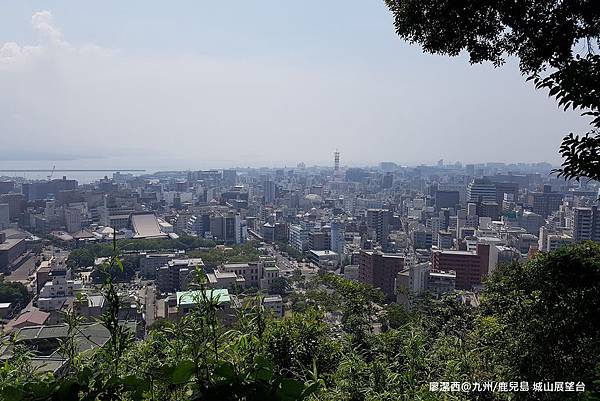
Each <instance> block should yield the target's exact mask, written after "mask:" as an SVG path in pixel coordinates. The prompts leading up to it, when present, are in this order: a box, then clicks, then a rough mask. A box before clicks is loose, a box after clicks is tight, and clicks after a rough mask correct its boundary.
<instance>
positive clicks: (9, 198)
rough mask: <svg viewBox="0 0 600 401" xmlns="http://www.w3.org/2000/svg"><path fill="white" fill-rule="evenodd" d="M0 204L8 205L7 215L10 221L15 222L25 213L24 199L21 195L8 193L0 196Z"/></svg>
mask: <svg viewBox="0 0 600 401" xmlns="http://www.w3.org/2000/svg"><path fill="white" fill-rule="evenodd" d="M0 203H6V204H8V213H9V216H10V220H11V221H17V220H18V219H19V216H20V215H21V213H23V212H24V211H25V197H24V196H23V194H16V193H8V194H2V195H0Z"/></svg>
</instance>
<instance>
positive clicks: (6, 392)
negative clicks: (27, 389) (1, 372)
mask: <svg viewBox="0 0 600 401" xmlns="http://www.w3.org/2000/svg"><path fill="white" fill-rule="evenodd" d="M0 394H2V400H4V401H21V400H22V399H23V389H18V388H17V387H15V386H6V387H4V388H3V389H2V392H1V393H0Z"/></svg>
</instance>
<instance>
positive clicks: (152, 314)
mask: <svg viewBox="0 0 600 401" xmlns="http://www.w3.org/2000/svg"><path fill="white" fill-rule="evenodd" d="M144 291H145V308H146V309H145V312H146V313H145V314H146V316H145V317H146V327H148V326H150V325H151V324H152V323H154V320H155V319H156V296H155V293H154V285H149V286H147V287H145V288H144Z"/></svg>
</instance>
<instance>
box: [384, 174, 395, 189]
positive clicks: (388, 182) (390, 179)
mask: <svg viewBox="0 0 600 401" xmlns="http://www.w3.org/2000/svg"><path fill="white" fill-rule="evenodd" d="M393 184H394V175H393V174H392V173H385V174H384V176H383V179H382V180H381V187H382V188H384V189H388V188H391V187H392V185H393Z"/></svg>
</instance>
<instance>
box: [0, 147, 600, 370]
mask: <svg viewBox="0 0 600 401" xmlns="http://www.w3.org/2000/svg"><path fill="white" fill-rule="evenodd" d="M550 170H551V166H550V165H548V164H546V163H539V164H512V165H506V164H502V163H485V164H467V165H464V166H463V165H462V164H461V163H459V162H457V163H453V164H445V163H444V161H443V160H440V161H439V162H438V163H437V165H435V166H426V165H422V166H414V167H406V166H401V165H398V164H396V163H393V162H382V163H380V165H379V166H377V167H366V168H345V167H343V166H342V163H341V155H340V153H339V152H335V153H334V154H333V155H332V163H331V166H330V167H307V166H305V165H303V164H302V163H300V164H298V166H297V167H296V168H285V169H284V168H280V169H273V168H262V169H225V170H205V171H183V172H157V173H154V174H147V175H140V176H136V175H133V174H131V173H129V174H124V173H119V172H115V173H114V174H112V177H110V178H109V177H105V178H103V179H100V180H97V181H95V182H92V183H90V184H79V183H78V182H77V181H75V180H71V179H69V178H68V177H66V176H65V177H62V178H53V177H51V176H49V177H48V179H47V180H34V181H31V180H26V179H23V178H19V177H14V178H10V177H3V178H2V181H1V182H0V193H1V195H0V228H1V229H2V231H1V232H0V271H1V272H2V275H3V277H4V278H3V281H2V285H4V286H5V285H7V284H8V283H19V284H22V286H23V287H22V288H25V289H26V293H23V294H21V293H18V292H15V293H14V297H12V298H11V299H8V300H3V302H2V303H1V304H0V316H1V317H2V327H3V331H4V333H5V334H6V335H10V334H11V333H15V332H17V333H18V336H17V340H18V339H19V338H23V341H25V343H27V344H29V346H31V347H34V348H35V347H38V346H39V344H40V342H42V341H43V342H44V343H47V342H48V340H49V338H55V339H56V340H59V339H61V338H62V336H64V335H65V334H66V327H67V326H66V324H65V322H64V316H65V313H64V312H66V311H69V310H72V311H74V312H75V313H76V314H77V315H80V316H82V317H83V318H84V320H85V321H87V322H90V323H89V324H91V325H92V326H93V325H94V324H95V323H93V322H94V319H95V318H98V317H99V316H101V315H102V314H103V313H104V312H105V305H106V300H105V298H104V295H103V294H102V291H101V290H100V286H101V284H102V282H103V276H102V275H101V274H100V267H101V266H102V264H103V262H104V261H105V260H106V257H107V256H108V255H109V254H108V253H106V249H110V247H111V243H112V241H113V240H114V239H116V240H117V241H119V242H122V243H123V244H126V245H124V246H122V247H121V248H122V252H123V254H124V264H125V270H124V271H123V272H122V274H120V275H119V276H118V277H116V280H117V281H118V283H119V291H120V293H121V294H122V296H124V297H126V299H127V300H128V301H127V302H126V303H127V304H128V305H130V307H128V308H125V309H123V310H121V316H120V319H122V320H123V322H126V323H127V324H128V325H130V326H131V327H132V330H135V332H136V335H137V336H138V337H139V338H143V337H144V336H145V334H146V333H147V332H148V329H149V328H150V327H152V325H153V324H155V323H156V322H157V321H160V320H163V319H167V320H176V319H179V318H181V317H182V316H184V315H185V314H186V313H188V312H189V311H190V309H191V308H192V307H193V305H194V302H193V299H194V294H195V291H197V290H193V287H194V284H195V283H196V282H197V279H198V277H197V276H198V273H199V272H201V273H202V274H203V275H205V276H206V280H207V281H206V285H207V288H208V289H207V291H210V292H211V293H214V294H218V296H219V297H220V302H219V313H220V314H221V315H222V316H223V317H224V318H225V320H226V321H227V322H228V324H233V323H232V320H234V319H235V315H236V313H235V311H236V309H240V308H241V307H242V305H243V304H244V299H245V298H246V297H254V296H255V295H256V293H257V292H258V293H261V294H263V295H264V296H263V297H262V298H261V299H262V304H263V306H264V307H265V308H266V309H268V310H270V311H272V312H273V315H274V316H277V317H282V316H285V315H288V314H290V313H293V311H295V310H302V308H303V302H302V301H301V295H302V293H303V292H305V290H304V289H303V288H302V287H299V286H298V285H297V281H294V280H293V277H304V279H306V280H309V279H310V278H311V277H313V276H315V275H318V274H322V273H325V272H327V273H333V274H335V275H338V276H340V277H343V278H344V279H347V280H354V281H358V282H361V283H364V284H368V285H370V286H373V287H375V288H378V289H380V290H381V291H382V292H383V294H384V295H385V298H386V303H398V304H401V305H403V306H404V307H405V308H407V309H410V307H411V303H412V302H414V299H415V298H418V297H421V296H424V295H425V294H429V295H432V296H435V297H440V296H443V295H444V294H449V293H453V292H457V293H460V296H461V302H465V303H469V304H472V305H477V304H478V302H479V301H478V298H479V290H480V289H481V288H482V281H483V279H484V277H486V276H487V275H489V274H490V273H492V272H493V271H494V270H495V268H496V267H497V266H498V265H499V264H503V263H504V264H506V263H511V262H522V261H526V260H527V259H530V258H532V257H534V256H535V255H536V254H537V253H538V252H541V251H546V252H547V251H553V250H556V249H558V248H560V247H561V246H563V245H566V244H572V243H579V242H582V241H585V240H592V241H596V242H600V217H599V215H598V207H597V199H598V195H599V192H598V191H599V188H600V187H599V186H598V184H597V183H596V182H587V183H586V182H584V181H582V182H580V183H575V182H568V181H565V180H561V179H557V178H556V177H555V176H553V175H552V174H550ZM107 247H108V248H107ZM3 294H8V292H4V293H3ZM5 296H8V295H3V297H5ZM339 318H340V317H339V316H337V315H336V313H332V314H331V321H332V322H336V321H337V320H339ZM96 324H97V323H96ZM57 327H58V328H61V327H63V328H64V329H63V330H55V329H52V328H57ZM374 329H375V330H377V329H378V327H374ZM45 331H48V332H51V333H52V334H46V333H45ZM95 335H98V336H100V338H104V340H106V338H105V337H102V333H101V332H100V333H99V334H98V333H96V334H95ZM54 344H55V345H57V344H58V341H57V342H55V343H54ZM44 351H45V352H44V353H43V354H41V355H36V356H35V358H34V359H33V362H34V363H35V364H36V365H37V366H39V369H40V370H41V371H47V370H49V371H52V372H54V373H56V372H58V371H60V370H61V369H62V368H63V367H64V366H65V364H66V360H65V358H64V357H63V356H61V355H60V354H59V353H57V350H56V349H47V350H44ZM10 352H11V349H10V347H5V348H3V349H2V357H6V356H7V355H9V354H10Z"/></svg>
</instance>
